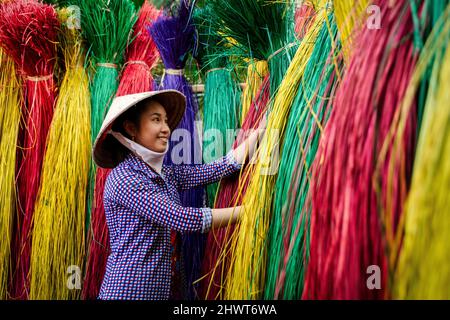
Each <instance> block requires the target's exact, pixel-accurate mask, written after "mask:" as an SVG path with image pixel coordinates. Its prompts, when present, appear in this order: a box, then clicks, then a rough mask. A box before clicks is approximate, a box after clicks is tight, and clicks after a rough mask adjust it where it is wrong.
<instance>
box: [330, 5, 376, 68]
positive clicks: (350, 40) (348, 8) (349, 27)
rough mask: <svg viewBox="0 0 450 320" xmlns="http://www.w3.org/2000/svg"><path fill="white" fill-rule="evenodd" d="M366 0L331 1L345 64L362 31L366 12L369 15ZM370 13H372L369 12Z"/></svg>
mask: <svg viewBox="0 0 450 320" xmlns="http://www.w3.org/2000/svg"><path fill="white" fill-rule="evenodd" d="M368 5H369V1H368V0H337V1H336V0H335V1H333V7H334V14H335V17H336V23H337V26H338V29H339V34H340V37H341V42H342V50H343V51H344V58H345V60H346V62H348V59H349V58H350V57H351V54H352V51H353V46H354V45H355V43H356V42H355V39H357V38H358V34H359V32H360V30H362V27H363V25H362V24H363V23H364V22H367V23H368V22H369V21H365V20H364V19H363V18H364V17H365V16H366V11H367V13H369V11H370V10H369V9H370V8H369V7H368ZM370 13H373V12H371V11H370Z"/></svg>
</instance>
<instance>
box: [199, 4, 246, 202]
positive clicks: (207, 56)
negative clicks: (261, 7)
mask: <svg viewBox="0 0 450 320" xmlns="http://www.w3.org/2000/svg"><path fill="white" fill-rule="evenodd" d="M211 14H212V12H211V10H210V7H209V6H206V7H205V8H202V9H197V10H196V11H195V16H194V22H195V25H196V28H197V34H198V43H199V47H198V51H197V56H196V58H197V60H199V61H200V63H201V65H202V71H204V72H205V74H206V79H205V94H204V100H203V101H204V104H203V132H204V134H203V160H204V161H205V162H206V163H209V162H211V161H214V160H216V159H217V158H219V157H221V156H223V155H224V154H226V153H227V152H228V151H229V149H230V148H231V143H230V144H227V141H228V140H231V139H230V138H234V135H233V136H231V137H228V135H230V133H234V131H235V129H236V127H237V125H238V121H239V116H238V112H239V111H238V108H239V105H240V95H241V90H240V87H239V85H238V84H237V83H236V81H235V79H234V78H233V75H232V67H231V66H230V64H229V61H228V59H227V58H226V57H222V58H221V57H217V56H218V52H217V50H221V47H220V46H218V44H219V43H220V42H221V39H222V37H221V36H220V35H219V34H217V33H215V32H214V31H213V30H212V29H211V26H210V23H209V19H208V16H209V15H211ZM222 50H223V48H222ZM217 187H218V184H217V183H215V184H211V185H208V186H207V188H206V191H207V204H208V206H210V207H212V206H213V205H214V199H215V197H216V191H217Z"/></svg>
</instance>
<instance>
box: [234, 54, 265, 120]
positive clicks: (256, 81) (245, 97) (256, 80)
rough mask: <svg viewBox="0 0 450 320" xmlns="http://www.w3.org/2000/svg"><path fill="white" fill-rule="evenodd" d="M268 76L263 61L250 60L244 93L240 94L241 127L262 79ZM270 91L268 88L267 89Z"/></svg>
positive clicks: (259, 88)
mask: <svg viewBox="0 0 450 320" xmlns="http://www.w3.org/2000/svg"><path fill="white" fill-rule="evenodd" d="M268 74H269V66H268V64H267V61H265V60H259V61H258V60H255V59H251V60H250V63H249V64H248V67H247V78H246V80H245V87H244V91H243V92H242V110H241V114H240V116H241V118H240V123H241V126H242V127H243V125H244V122H245V120H246V118H247V113H248V112H249V110H250V107H251V105H252V103H253V99H254V98H255V97H256V96H257V94H258V92H259V91H260V90H261V86H262V84H263V82H264V79H265V78H266V76H267V75H268ZM269 89H270V88H269Z"/></svg>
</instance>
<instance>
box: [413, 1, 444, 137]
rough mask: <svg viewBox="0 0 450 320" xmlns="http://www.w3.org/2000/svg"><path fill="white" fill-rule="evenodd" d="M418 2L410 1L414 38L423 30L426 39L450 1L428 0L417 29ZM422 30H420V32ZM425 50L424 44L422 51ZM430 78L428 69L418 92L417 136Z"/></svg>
mask: <svg viewBox="0 0 450 320" xmlns="http://www.w3.org/2000/svg"><path fill="white" fill-rule="evenodd" d="M415 1H416V0H410V4H411V11H412V16H413V21H414V36H415V38H416V37H417V35H416V34H417V33H418V32H420V30H422V33H423V34H424V38H425V39H426V37H427V36H428V35H429V33H430V32H431V30H432V29H433V28H434V26H435V25H436V23H437V22H438V20H439V17H440V16H441V14H442V12H444V11H445V8H446V7H447V5H448V3H449V2H450V1H449V0H442V1H433V0H426V1H425V3H424V8H423V12H422V13H421V19H420V26H417V27H416V17H417V19H419V18H418V13H417V8H416V7H417V5H416V4H415ZM427 17H431V21H429V23H428V24H427V19H426V18H427ZM418 29H420V30H418ZM422 48H423V43H422V46H421V47H420V49H422ZM430 78H431V70H430V69H428V70H427V71H425V74H424V76H423V78H422V81H421V84H420V88H419V92H418V105H417V136H419V133H420V129H421V127H422V119H423V113H424V108H425V103H426V99H427V95H428V87H429V85H430Z"/></svg>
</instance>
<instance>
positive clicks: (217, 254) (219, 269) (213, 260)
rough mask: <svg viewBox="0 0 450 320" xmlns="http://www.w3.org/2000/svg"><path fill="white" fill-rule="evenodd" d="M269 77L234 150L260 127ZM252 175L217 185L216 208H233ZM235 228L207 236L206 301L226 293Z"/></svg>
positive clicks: (202, 285) (202, 293)
mask: <svg viewBox="0 0 450 320" xmlns="http://www.w3.org/2000/svg"><path fill="white" fill-rule="evenodd" d="M269 94H270V92H269V77H268V76H266V77H265V79H264V81H263V83H262V85H261V88H260V90H259V92H257V94H256V96H255V98H254V101H253V103H252V105H251V106H250V110H249V112H248V113H247V117H246V119H245V121H244V123H243V125H242V128H241V129H242V130H240V131H239V134H238V136H237V138H236V141H235V142H234V145H233V148H235V147H237V146H238V145H239V144H240V143H242V141H243V140H244V139H245V138H246V137H247V136H248V134H249V133H250V132H251V130H250V129H256V128H258V127H259V122H260V120H261V119H262V117H263V115H264V114H265V113H266V107H267V103H268V101H269ZM253 172H254V166H251V165H248V166H246V167H245V169H244V171H243V173H242V174H241V175H240V176H239V177H236V176H235V177H228V178H226V179H224V180H222V181H221V182H220V185H219V190H218V192H217V198H216V201H215V205H214V207H215V208H227V207H231V206H235V205H237V204H240V203H241V202H242V195H243V194H245V191H246V189H247V185H248V181H249V180H250V177H251V174H252V173H253ZM243 179H245V182H242V185H243V187H242V191H241V192H239V181H242V180H243ZM234 230H235V228H234V226H233V225H229V226H227V227H226V228H220V229H213V230H211V231H210V232H209V234H208V239H207V242H206V248H208V250H207V252H206V253H205V257H204V259H203V263H202V275H203V277H202V278H201V279H200V280H199V281H201V282H200V293H199V294H200V297H201V298H204V299H208V300H214V299H219V300H222V299H224V297H225V290H224V287H223V285H222V283H224V282H225V279H224V277H225V275H226V274H227V270H228V266H229V259H228V258H229V252H230V250H231V248H230V239H231V238H232V235H233V233H234Z"/></svg>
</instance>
